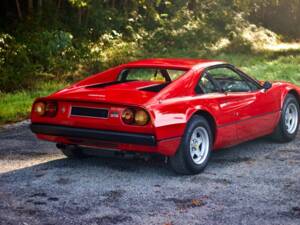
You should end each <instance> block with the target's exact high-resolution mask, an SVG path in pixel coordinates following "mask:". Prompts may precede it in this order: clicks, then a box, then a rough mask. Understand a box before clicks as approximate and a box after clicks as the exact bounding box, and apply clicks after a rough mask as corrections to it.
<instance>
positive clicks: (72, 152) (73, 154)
mask: <svg viewBox="0 0 300 225" xmlns="http://www.w3.org/2000/svg"><path fill="white" fill-rule="evenodd" d="M56 147H57V148H58V149H59V150H61V152H62V153H63V154H64V155H65V156H67V157H68V158H73V159H74V158H77V159H80V158H84V157H85V155H84V154H83V152H82V150H81V149H80V148H79V147H78V146H76V145H62V144H57V145H56Z"/></svg>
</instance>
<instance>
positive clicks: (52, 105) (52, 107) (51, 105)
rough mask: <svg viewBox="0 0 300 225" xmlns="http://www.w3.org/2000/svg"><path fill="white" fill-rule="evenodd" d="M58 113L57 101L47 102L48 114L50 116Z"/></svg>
mask: <svg viewBox="0 0 300 225" xmlns="http://www.w3.org/2000/svg"><path fill="white" fill-rule="evenodd" d="M56 113H57V103H56V102H47V104H46V115H47V116H50V117H54V116H56Z"/></svg>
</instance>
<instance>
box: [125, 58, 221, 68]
mask: <svg viewBox="0 0 300 225" xmlns="http://www.w3.org/2000/svg"><path fill="white" fill-rule="evenodd" d="M224 63H225V62H224V61H221V60H210V59H187V58H153V59H142V60H138V61H133V62H129V63H126V64H123V66H124V67H126V66H128V67H163V68H171V69H184V70H189V69H192V68H193V67H199V66H200V67H205V66H207V65H209V66H213V65H218V64H224Z"/></svg>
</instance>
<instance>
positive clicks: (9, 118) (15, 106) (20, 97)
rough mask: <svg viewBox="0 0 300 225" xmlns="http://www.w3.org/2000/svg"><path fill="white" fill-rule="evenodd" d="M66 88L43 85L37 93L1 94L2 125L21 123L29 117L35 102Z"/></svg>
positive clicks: (0, 113) (0, 117) (53, 83)
mask: <svg viewBox="0 0 300 225" xmlns="http://www.w3.org/2000/svg"><path fill="white" fill-rule="evenodd" d="M64 86H66V84H64V83H57V82H48V83H41V84H40V85H39V86H38V87H37V89H36V90H35V91H28V90H27V91H18V92H15V93H5V94H1V93H0V125H3V124H5V123H12V122H17V121H21V120H23V119H26V118H28V117H29V112H30V110H31V104H32V102H33V100H34V99H35V98H37V97H40V96H46V95H48V94H50V93H51V92H54V91H56V90H59V89H61V88H63V87H64Z"/></svg>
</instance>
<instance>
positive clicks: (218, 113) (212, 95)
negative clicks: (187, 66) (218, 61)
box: [194, 71, 239, 148]
mask: <svg viewBox="0 0 300 225" xmlns="http://www.w3.org/2000/svg"><path fill="white" fill-rule="evenodd" d="M196 93H198V95H196V96H195V97H194V104H195V105H199V106H200V105H205V106H207V107H208V108H209V109H210V110H211V112H212V113H213V115H214V118H215V120H216V124H217V133H216V137H215V138H216V139H215V146H214V147H215V148H219V147H227V146H231V145H234V144H235V143H237V140H238V139H237V132H236V120H237V118H236V114H235V110H236V108H237V107H238V105H237V104H239V103H238V102H237V101H234V99H232V98H234V97H232V96H229V95H227V94H225V93H224V92H222V91H221V89H220V88H219V86H218V84H217V83H216V82H215V81H214V80H213V79H211V77H210V76H209V75H208V73H207V72H206V71H205V72H203V73H202V75H201V77H200V79H199V81H198V83H197V85H196Z"/></svg>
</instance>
